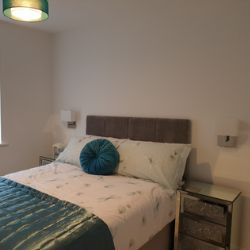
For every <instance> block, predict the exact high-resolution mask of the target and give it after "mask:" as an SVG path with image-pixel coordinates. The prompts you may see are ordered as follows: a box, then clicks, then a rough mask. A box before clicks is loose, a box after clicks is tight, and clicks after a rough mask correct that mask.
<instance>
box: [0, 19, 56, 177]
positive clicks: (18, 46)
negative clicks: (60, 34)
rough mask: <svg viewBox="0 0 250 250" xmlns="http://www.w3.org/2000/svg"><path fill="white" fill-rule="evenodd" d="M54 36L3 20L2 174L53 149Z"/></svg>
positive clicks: (0, 50)
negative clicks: (50, 120)
mask: <svg viewBox="0 0 250 250" xmlns="http://www.w3.org/2000/svg"><path fill="white" fill-rule="evenodd" d="M51 50H52V37H51V35H49V34H47V33H43V32H39V31H34V30H31V29H29V28H23V27H20V26H16V25H12V24H6V23H4V22H1V21H0V62H1V63H0V65H1V69H0V82H1V85H2V86H1V94H2V132H3V133H2V136H3V141H4V142H6V143H7V144H8V145H7V146H1V145H0V175H4V174H6V173H10V172H14V171H18V170H21V169H25V168H29V167H32V166H37V165H38V164H39V162H38V161H39V155H48V154H49V153H50V150H51V142H52V139H51V133H50V131H49V130H48V128H47V127H48V125H47V123H48V120H49V117H50V115H51V112H52V96H51V92H52V91H51V90H52V86H51V79H52V78H51V76H52V71H51V70H52V51H51Z"/></svg>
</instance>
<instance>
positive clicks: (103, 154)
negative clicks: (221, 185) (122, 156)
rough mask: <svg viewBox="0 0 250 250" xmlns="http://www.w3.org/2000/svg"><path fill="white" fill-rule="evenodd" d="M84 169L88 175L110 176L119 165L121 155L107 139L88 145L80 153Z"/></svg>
mask: <svg viewBox="0 0 250 250" xmlns="http://www.w3.org/2000/svg"><path fill="white" fill-rule="evenodd" d="M80 163H81V167H82V169H83V170H84V171H85V172H86V173H88V174H95V175H110V174H113V173H114V170H115V168H116V166H117V164H118V163H119V153H118V151H117V150H116V148H115V146H114V145H113V144H112V143H111V142H110V141H108V140H106V139H97V140H93V141H91V142H89V143H87V144H86V145H85V146H84V148H83V149H82V151H81V153H80Z"/></svg>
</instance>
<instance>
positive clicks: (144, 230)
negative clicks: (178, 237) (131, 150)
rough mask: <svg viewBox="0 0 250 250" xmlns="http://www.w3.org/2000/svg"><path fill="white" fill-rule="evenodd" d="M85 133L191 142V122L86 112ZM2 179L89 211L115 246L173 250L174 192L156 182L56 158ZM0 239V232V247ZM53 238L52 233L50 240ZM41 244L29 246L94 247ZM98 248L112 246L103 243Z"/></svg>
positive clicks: (134, 138)
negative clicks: (100, 172) (91, 170)
mask: <svg viewBox="0 0 250 250" xmlns="http://www.w3.org/2000/svg"><path fill="white" fill-rule="evenodd" d="M86 134H87V135H91V136H97V137H105V138H110V137H112V138H118V139H130V140H135V141H150V142H162V143H166V142H167V143H181V144H190V141H191V122H190V121H189V120H186V119H160V118H134V117H106V116H88V117H87V123H86ZM4 178H6V180H10V181H13V182H14V183H18V184H20V185H24V187H29V188H31V189H32V190H33V189H34V190H37V191H38V192H41V193H42V194H46V195H48V196H49V197H55V198H56V199H59V200H61V201H66V202H67V204H74V205H76V206H77V207H80V208H83V209H84V210H86V211H87V212H88V213H90V214H94V215H95V216H97V217H98V218H100V220H101V221H102V222H104V224H105V225H107V227H108V229H109V231H110V235H112V240H113V243H114V247H115V249H117V250H130V249H131V250H136V249H140V250H163V249H165V250H166V249H172V241H171V240H172V238H173V236H172V235H173V220H174V218H175V192H173V190H170V189H167V188H164V187H162V186H161V185H159V184H158V183H155V182H152V181H150V180H145V179H140V178H133V177H129V176H121V175H117V174H115V175H109V176H103V175H101V176H100V175H89V174H87V173H85V172H83V171H82V169H81V168H79V167H78V166H75V165H72V164H68V163H66V162H60V161H55V162H53V163H51V164H48V165H45V166H39V167H36V168H32V169H28V170H24V171H20V172H16V173H12V174H9V175H6V176H4ZM1 209H2V207H1V202H0V211H1ZM0 223H1V222H0ZM41 230H42V229H41ZM94 235H95V234H94ZM1 240H2V239H1V231H0V246H1ZM56 240H57V239H56V237H54V238H53V242H56ZM98 240H99V238H98V235H96V239H95V240H94V241H98ZM43 241H44V240H43ZM21 244H23V242H22V243H21ZM46 244H47V243H46ZM78 245H79V244H78ZM46 246H47V248H46V247H44V248H42V247H41V248H34V249H84V250H85V249H93V250H99V248H98V249H97V248H93V247H90V248H86V247H85V246H83V245H82V246H80V247H79V246H78V248H73V247H72V248H71V247H69V248H67V247H61V248H60V247H58V248H56V247H54V248H53V244H47V245H46ZM13 249H14V248H13ZM17 249H22V248H17ZM23 249H25V248H23ZM31 249H32V248H31ZM100 249H107V250H109V249H112V248H109V246H107V247H106V248H105V247H103V248H100ZM6 250H8V249H6Z"/></svg>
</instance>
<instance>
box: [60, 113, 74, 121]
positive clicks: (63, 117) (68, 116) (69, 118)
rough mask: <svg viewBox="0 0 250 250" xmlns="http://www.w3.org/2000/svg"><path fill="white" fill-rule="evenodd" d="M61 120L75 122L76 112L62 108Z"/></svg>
mask: <svg viewBox="0 0 250 250" xmlns="http://www.w3.org/2000/svg"><path fill="white" fill-rule="evenodd" d="M61 121H63V122H75V121H76V113H75V112H74V111H71V110H61Z"/></svg>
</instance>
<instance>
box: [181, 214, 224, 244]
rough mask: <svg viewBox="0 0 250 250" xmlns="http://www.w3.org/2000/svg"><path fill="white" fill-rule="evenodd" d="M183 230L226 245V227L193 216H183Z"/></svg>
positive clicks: (188, 233) (197, 236) (196, 236)
mask: <svg viewBox="0 0 250 250" xmlns="http://www.w3.org/2000/svg"><path fill="white" fill-rule="evenodd" d="M181 232H182V233H185V234H187V235H190V236H194V237H195V238H199V239H201V240H205V241H209V242H211V243H212V242H216V243H219V244H220V245H222V246H224V245H225V240H226V227H224V226H220V225H218V224H213V223H210V222H207V221H203V220H196V219H194V218H191V217H187V216H182V217H181Z"/></svg>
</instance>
